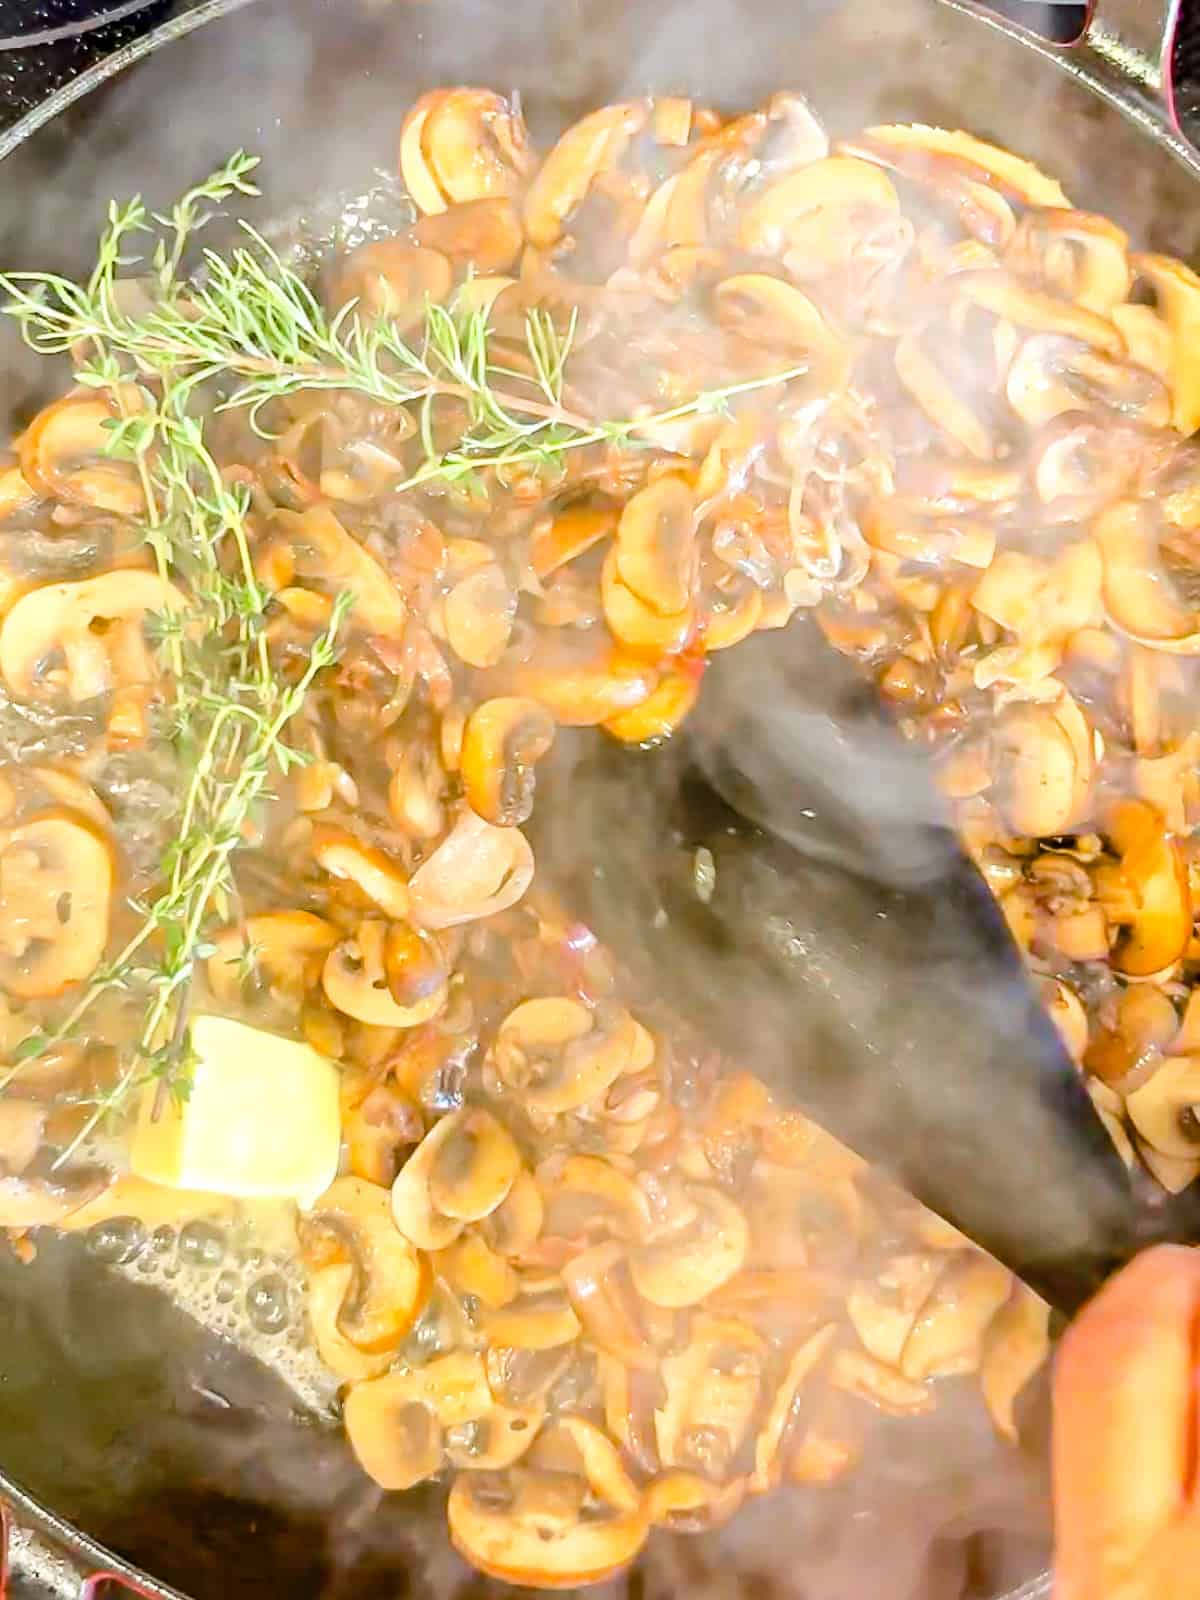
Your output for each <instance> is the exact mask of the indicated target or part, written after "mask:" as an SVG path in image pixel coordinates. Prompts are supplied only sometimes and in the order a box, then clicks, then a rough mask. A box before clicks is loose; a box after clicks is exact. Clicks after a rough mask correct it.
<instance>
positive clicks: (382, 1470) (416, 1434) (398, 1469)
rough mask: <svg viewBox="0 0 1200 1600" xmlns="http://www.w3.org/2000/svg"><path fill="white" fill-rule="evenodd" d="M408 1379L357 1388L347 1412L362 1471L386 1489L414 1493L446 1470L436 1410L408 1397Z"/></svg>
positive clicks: (376, 1381)
mask: <svg viewBox="0 0 1200 1600" xmlns="http://www.w3.org/2000/svg"><path fill="white" fill-rule="evenodd" d="M407 1376H408V1375H407V1374H399V1375H396V1376H395V1377H380V1378H375V1379H373V1380H372V1381H370V1382H367V1383H356V1384H355V1386H354V1387H353V1388H352V1389H351V1390H350V1393H349V1394H348V1395H347V1396H346V1399H345V1402H344V1404H343V1407H342V1418H343V1421H344V1423H345V1428H346V1437H347V1438H348V1439H349V1441H350V1447H351V1449H352V1450H353V1451H354V1454H355V1456H356V1457H357V1459H358V1464H359V1466H360V1467H361V1468H362V1469H363V1471H364V1472H365V1473H366V1474H367V1476H368V1477H370V1478H373V1479H374V1480H375V1482H376V1483H377V1484H378V1485H379V1486H380V1488H381V1489H392V1490H399V1489H412V1488H414V1487H415V1486H416V1485H417V1484H418V1483H423V1482H424V1481H425V1479H426V1478H432V1477H433V1476H434V1475H435V1474H436V1473H437V1472H438V1471H439V1470H440V1468H441V1465H442V1456H443V1437H444V1436H443V1432H442V1427H441V1424H440V1423H439V1422H438V1420H437V1418H436V1416H434V1414H433V1412H432V1410H431V1409H430V1408H429V1407H428V1406H426V1405H423V1404H422V1403H421V1402H420V1401H419V1400H413V1399H411V1398H410V1397H409V1390H410V1387H411V1386H410V1385H409V1384H408V1383H407V1381H400V1380H401V1379H404V1380H407Z"/></svg>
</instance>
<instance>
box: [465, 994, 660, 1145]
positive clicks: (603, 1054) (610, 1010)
mask: <svg viewBox="0 0 1200 1600" xmlns="http://www.w3.org/2000/svg"><path fill="white" fill-rule="evenodd" d="M636 1030H637V1024H636V1023H635V1022H634V1020H633V1018H632V1017H631V1016H630V1015H629V1013H628V1012H627V1011H625V1010H623V1009H621V1008H620V1007H600V1008H598V1009H597V1010H595V1011H593V1010H591V1009H590V1008H589V1007H588V1006H585V1005H584V1004H583V1003H582V1002H581V1001H578V1000H570V999H565V998H564V999H560V998H557V997H554V998H551V997H547V998H544V999H539V1000H526V1001H524V1002H523V1003H522V1004H521V1005H519V1006H517V1007H516V1009H515V1010H513V1011H510V1012H509V1014H508V1016H507V1017H505V1019H504V1021H503V1022H502V1023H501V1025H500V1031H499V1033H498V1034H497V1036H496V1043H495V1045H494V1046H493V1050H492V1059H493V1061H494V1063H495V1066H496V1070H497V1072H498V1073H499V1075H500V1077H501V1079H502V1080H503V1082H504V1083H505V1085H506V1086H507V1087H508V1088H509V1089H511V1090H513V1091H514V1092H515V1093H516V1094H518V1095H519V1096H520V1097H521V1099H522V1100H523V1102H524V1103H525V1104H526V1105H527V1106H529V1107H531V1108H532V1109H533V1110H535V1111H539V1112H542V1113H543V1114H544V1115H547V1116H561V1115H562V1114H563V1113H564V1112H568V1111H574V1110H576V1109H577V1108H578V1107H579V1106H582V1105H586V1104H587V1102H588V1101H591V1100H594V1099H596V1097H597V1096H598V1095H601V1094H603V1093H604V1092H605V1091H606V1090H607V1089H609V1088H610V1087H611V1086H612V1084H613V1083H614V1082H615V1081H616V1080H617V1078H618V1077H620V1075H621V1073H622V1072H624V1071H625V1069H626V1068H627V1067H628V1066H629V1064H630V1062H631V1060H632V1057H633V1053H634V1050H635V1049H636V1047H637V1045H638V1042H639V1040H638V1034H637V1031H636Z"/></svg>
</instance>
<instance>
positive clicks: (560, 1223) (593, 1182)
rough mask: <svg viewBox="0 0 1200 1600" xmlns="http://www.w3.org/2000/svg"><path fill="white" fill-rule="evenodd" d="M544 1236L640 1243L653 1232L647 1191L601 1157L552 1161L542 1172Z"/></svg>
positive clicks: (543, 1165)
mask: <svg viewBox="0 0 1200 1600" xmlns="http://www.w3.org/2000/svg"><path fill="white" fill-rule="evenodd" d="M537 1179H538V1183H539V1186H540V1188H541V1191H542V1197H543V1203H544V1207H545V1220H544V1223H543V1227H544V1230H545V1232H546V1233H547V1234H555V1235H559V1236H561V1237H563V1238H567V1239H570V1238H575V1237H582V1236H584V1235H586V1234H588V1233H592V1234H594V1233H595V1232H597V1231H599V1232H601V1233H607V1234H613V1235H615V1236H616V1237H617V1238H619V1239H624V1240H626V1241H631V1240H633V1241H636V1240H640V1239H641V1238H642V1237H643V1236H644V1235H645V1233H646V1231H647V1229H648V1228H649V1226H650V1203H649V1201H648V1200H647V1198H646V1192H645V1190H644V1189H643V1188H642V1187H641V1186H640V1185H639V1184H638V1183H637V1182H636V1181H635V1180H634V1179H633V1178H632V1177H630V1176H629V1174H628V1173H625V1172H622V1171H621V1170H620V1168H619V1167H616V1166H614V1165H613V1163H612V1162H611V1161H607V1160H605V1159H604V1158H603V1157H601V1156H587V1155H582V1156H568V1157H567V1158H566V1160H565V1161H564V1160H560V1159H559V1158H558V1157H557V1156H552V1157H551V1158H550V1159H549V1160H548V1161H546V1162H544V1163H543V1164H542V1166H541V1167H540V1168H539V1169H538V1172H537Z"/></svg>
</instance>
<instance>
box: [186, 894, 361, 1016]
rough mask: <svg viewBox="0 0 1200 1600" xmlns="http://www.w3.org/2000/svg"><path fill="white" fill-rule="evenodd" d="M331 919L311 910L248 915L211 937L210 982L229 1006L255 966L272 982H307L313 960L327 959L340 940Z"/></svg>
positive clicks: (220, 999)
mask: <svg viewBox="0 0 1200 1600" xmlns="http://www.w3.org/2000/svg"><path fill="white" fill-rule="evenodd" d="M337 938H338V932H337V929H336V928H335V927H334V925H333V923H332V922H327V921H326V920H325V918H324V917H318V916H314V915H313V913H312V912H311V911H268V912H263V913H260V914H259V915H258V916H254V917H247V918H246V920H245V922H243V923H240V924H238V925H236V926H234V927H231V928H225V929H223V930H222V931H221V932H220V933H218V934H216V935H215V936H214V938H213V941H212V943H213V951H212V954H211V955H210V956H209V958H208V967H207V972H208V986H209V988H210V989H211V990H212V992H213V995H214V996H215V997H216V998H217V999H218V1000H219V1001H220V1002H221V1003H222V1004H223V1005H225V1006H234V1005H237V1004H238V1002H239V1001H240V1000H241V998H242V991H243V986H244V983H245V980H246V978H247V976H248V975H249V973H250V971H251V969H253V970H254V971H255V972H258V973H261V974H262V975H263V976H264V977H265V978H266V979H267V980H268V982H270V983H271V984H273V985H275V984H287V983H289V982H294V981H295V979H296V978H297V976H299V977H300V978H301V981H303V977H304V974H305V972H306V969H307V967H308V965H309V963H310V962H312V961H313V960H314V959H316V958H324V957H325V956H326V955H327V954H328V953H329V951H330V950H331V949H332V948H333V946H334V945H335V944H336V943H337Z"/></svg>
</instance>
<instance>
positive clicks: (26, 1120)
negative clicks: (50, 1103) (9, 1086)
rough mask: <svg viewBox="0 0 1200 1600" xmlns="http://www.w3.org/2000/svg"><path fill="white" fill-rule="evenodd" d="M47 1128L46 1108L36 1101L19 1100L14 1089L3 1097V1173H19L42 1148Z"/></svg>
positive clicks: (0, 1104) (0, 1139)
mask: <svg viewBox="0 0 1200 1600" xmlns="http://www.w3.org/2000/svg"><path fill="white" fill-rule="evenodd" d="M45 1127H46V1107H45V1106H44V1105H39V1104H38V1103H37V1102H36V1101H34V1100H18V1099H16V1098H15V1097H14V1096H13V1095H12V1093H11V1091H9V1092H7V1093H6V1094H5V1096H4V1098H3V1099H0V1172H3V1173H6V1174H9V1175H18V1174H20V1173H22V1172H24V1171H25V1168H26V1167H27V1166H29V1164H30V1163H31V1162H32V1160H33V1158H34V1156H36V1155H37V1153H38V1150H39V1149H40V1148H41V1143H42V1134H43V1132H44V1130H45Z"/></svg>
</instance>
